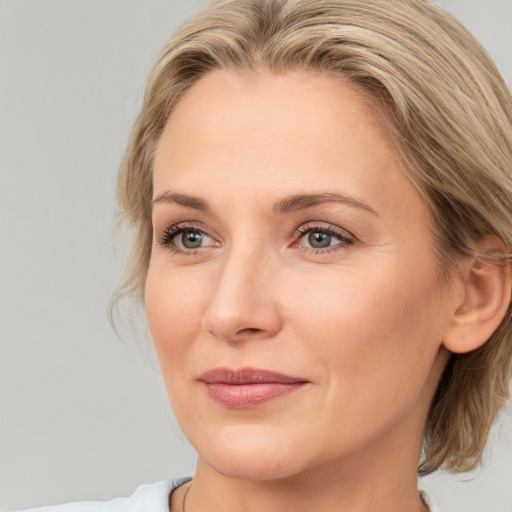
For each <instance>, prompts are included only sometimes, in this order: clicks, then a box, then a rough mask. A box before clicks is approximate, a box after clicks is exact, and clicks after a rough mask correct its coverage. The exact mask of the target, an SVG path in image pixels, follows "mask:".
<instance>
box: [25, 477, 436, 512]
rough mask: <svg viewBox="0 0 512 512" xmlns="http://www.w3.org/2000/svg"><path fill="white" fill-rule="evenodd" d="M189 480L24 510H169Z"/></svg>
mask: <svg viewBox="0 0 512 512" xmlns="http://www.w3.org/2000/svg"><path fill="white" fill-rule="evenodd" d="M190 480H191V478H190V477H186V478H176V479H174V480H164V481H163V482H155V483H154V484H146V485H141V486H140V487H139V488H138V489H137V490H136V491H135V492H134V493H133V494H132V495H131V496H130V497H128V498H114V499H113V500H107V501H80V502H74V503H64V504H62V505H52V506H49V507H41V508H30V509H27V510H25V511H24V512H169V494H170V493H171V492H172V491H173V490H174V489H176V488H177V487H179V486H180V485H182V484H184V483H186V482H188V481H190ZM421 494H422V497H423V500H424V501H425V503H426V504H427V505H428V506H429V508H430V512H440V510H439V509H438V508H437V506H436V504H435V503H434V501H433V500H432V497H431V496H429V495H428V494H427V493H426V492H424V491H421Z"/></svg>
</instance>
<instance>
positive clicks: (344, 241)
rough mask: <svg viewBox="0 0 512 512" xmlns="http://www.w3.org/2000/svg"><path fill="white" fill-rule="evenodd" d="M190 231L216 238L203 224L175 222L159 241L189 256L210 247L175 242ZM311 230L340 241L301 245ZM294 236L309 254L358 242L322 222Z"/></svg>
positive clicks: (295, 241)
mask: <svg viewBox="0 0 512 512" xmlns="http://www.w3.org/2000/svg"><path fill="white" fill-rule="evenodd" d="M188 231H191V232H196V233H200V234H203V235H206V236H208V237H210V238H211V239H212V240H215V239H214V238H213V236H211V235H210V234H209V233H208V232H207V231H206V230H205V229H204V227H202V226H199V225H196V224H174V225H172V226H170V227H168V228H167V229H166V230H165V231H164V232H163V233H162V235H161V236H160V239H159V241H158V243H159V245H160V246H162V247H165V248H167V249H169V250H170V251H171V252H172V253H175V254H180V255H187V256H196V255H199V254H201V253H202V252H203V250H205V249H208V247H198V248H196V249H187V250H183V249H181V248H180V247H178V246H177V245H175V244H173V240H174V239H175V238H176V237H177V236H178V235H180V234H182V233H185V232H188ZM311 232H317V233H325V234H326V235H329V236H332V237H335V238H337V239H338V240H339V243H337V244H335V245H330V246H327V247H325V248H315V247H304V246H303V245H300V244H299V240H300V239H301V238H303V237H304V236H305V235H307V234H308V233H311ZM294 237H295V238H294V242H293V243H292V244H291V247H295V248H302V249H303V250H304V251H306V252H307V253H308V254H327V253H331V252H334V251H339V250H342V249H347V248H348V247H350V246H351V245H353V244H354V243H355V242H356V239H355V237H354V236H353V235H351V234H350V233H348V232H347V231H345V230H342V229H339V228H334V227H333V226H325V225H322V224H314V223H311V224H305V225H303V226H301V227H300V228H299V229H297V230H296V232H295V235H294Z"/></svg>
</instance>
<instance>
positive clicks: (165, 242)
mask: <svg viewBox="0 0 512 512" xmlns="http://www.w3.org/2000/svg"><path fill="white" fill-rule="evenodd" d="M159 243H160V245H162V246H163V247H168V248H169V249H170V250H172V251H174V252H178V253H187V252H190V253H192V252H194V251H197V250H198V249H202V248H204V247H211V246H214V245H216V242H215V241H214V240H213V238H212V237H211V236H209V235H207V234H206V233H205V232H204V231H202V230H201V229H198V228H195V227H187V226H183V227H181V226H171V227H170V228H168V229H167V230H166V231H164V233H163V234H162V236H161V237H160V241H159Z"/></svg>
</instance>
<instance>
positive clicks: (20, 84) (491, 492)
mask: <svg viewBox="0 0 512 512" xmlns="http://www.w3.org/2000/svg"><path fill="white" fill-rule="evenodd" d="M201 3H202V1H201V0H195V1H191V0H1V1H0V73H1V82H0V143H1V147H0V169H1V174H0V194H1V195H0V198H1V199H0V206H1V212H0V222H1V225H0V237H1V238H0V243H1V253H0V254H1V256H0V273H1V274H0V278H1V297H0V300H1V309H0V314H1V317H0V328H1V345H0V407H1V418H0V509H2V510H11V509H17V508H23V507H27V506H33V505H38V504H52V503H59V502H64V501H69V500H82V499H103V498H109V497H113V496H116V495H126V494H129V493H131V492H132V491H133V490H134V489H135V487H136V486H137V485H139V484H141V483H144V482H151V481H155V480H159V479H164V478H169V477H172V476H179V475H184V474H191V473H192V472H193V470H194V452H193V450H192V449H191V448H190V447H189V446H188V444H187V442H186V441H185V440H184V438H183V436H182V434H181V433H180V432H179V429H178V427H177V426H176V424H175V422H174V420H173V418H172V414H171V412H170V410H169V407H168V404H167V398H166V396H165V392H164V387H163V384H162V382H161V378H160V376H159V374H158V371H157V369H156V365H155V363H154V358H153V357H152V355H151V352H150V350H149V349H148V350H146V352H148V355H144V354H141V353H140V352H139V351H138V349H137V347H136V345H135V344H134V343H133V342H131V341H130V340H127V341H126V342H124V343H122V342H120V341H119V340H118V339H117V338H116V336H115V335H114V333H113V332H112V330H111V327H110V325H109V324H108V321H107V315H106V311H107V304H108V301H109V298H110V294H111V292H112V290H113V287H114V284H115V282H116V278H117V277H118V276H119V269H120V265H121V261H122V260H121V258H119V257H118V255H116V253H115V252H114V247H113V242H112V225H113V219H114V207H113V197H114V182H115V175H116V171H117V168H118V164H119V159H120V156H121V153H122V149H123V146H124V144H125V141H126V138H127V136H128V133H129V129H130V126H131V124H132V122H133V120H134V118H135V116H136V113H137V108H138V106H139V105H140V101H141V97H142V90H143V84H144V79H145V77H146V76H147V73H148V71H149V69H150V66H151V63H152V62H153V61H154V58H155V56H156V54H157V52H158V50H159V49H160V47H161V46H162V45H163V43H164V42H165V40H166V39H167V38H168V37H169V35H170V34H171V33H172V31H173V30H174V29H175V28H176V27H177V26H178V24H179V23H180V22H181V21H183V19H184V18H185V17H187V16H188V15H190V14H191V13H192V12H193V11H194V10H195V9H196V7H197V6H198V5H200V4H201ZM439 3H440V4H442V5H443V6H444V7H446V8H447V9H449V10H451V11H452V12H454V13H455V14H456V15H457V16H458V17H459V18H460V19H461V20H462V21H463V22H464V23H465V24H466V25H467V26H468V27H469V28H470V29H471V30H472V31H473V32H474V33H475V34H476V35H477V37H478V38H479V39H480V40H481V41H482V42H483V43H484V45H485V46H486V47H487V48H488V49H489V50H490V52H491V54H492V55H493V57H494V58H495V60H496V61H497V62H498V65H499V66H500V69H501V70H502V73H503V74H504V76H505V77H506V79H507V81H508V82H509V84H510V83H512V0H490V1H485V2H484V1H482V0H444V1H440V2H439ZM468 478H471V481H469V482H461V480H465V479H468ZM511 484H512V418H511V416H510V415H503V416H502V418H501V421H500V423H499V424H498V425H497V427H496V428H495V429H494V430H493V434H492V436H491V442H490V449H489V450H488V454H487V457H486V463H485V466H484V468H483V470H482V471H478V472H476V473H475V474H473V475H462V476H461V477H458V478H454V477H451V476H448V475H440V476H434V477H430V478H428V479H426V481H425V482H424V486H425V487H428V488H429V489H431V490H432V491H433V493H434V494H435V495H436V497H437V498H438V501H439V502H440V504H441V506H442V508H443V510H446V511H447V512H448V511H461V512H462V511H467V512H512V485H511Z"/></svg>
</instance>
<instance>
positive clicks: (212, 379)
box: [198, 368, 308, 385]
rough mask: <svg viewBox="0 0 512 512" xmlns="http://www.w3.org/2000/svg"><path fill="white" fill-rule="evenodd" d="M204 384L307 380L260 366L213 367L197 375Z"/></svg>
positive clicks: (296, 381)
mask: <svg viewBox="0 0 512 512" xmlns="http://www.w3.org/2000/svg"><path fill="white" fill-rule="evenodd" d="M198 380H200V381H201V382H204V383H205V384H231V385H243V384H267V383H268V384H270V383H280V384H294V383H303V382H308V381H307V379H303V378H301V377H295V376H292V375H285V374H283V373H278V372H274V371H270V370H262V369H260V368H239V369H236V370H233V369H230V368H213V369H212V370H208V371H206V372H204V373H202V374H201V375H200V377H199V379H198Z"/></svg>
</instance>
